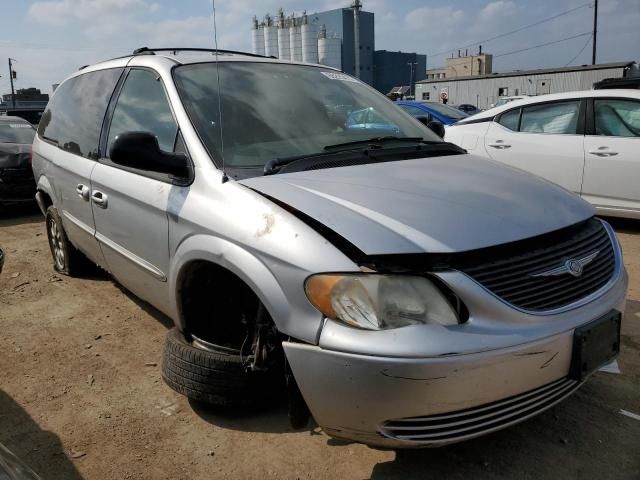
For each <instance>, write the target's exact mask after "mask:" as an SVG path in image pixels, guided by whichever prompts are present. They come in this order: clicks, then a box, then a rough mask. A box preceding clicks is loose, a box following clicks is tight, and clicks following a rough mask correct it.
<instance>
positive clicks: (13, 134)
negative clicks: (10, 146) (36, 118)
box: [0, 122, 36, 143]
mask: <svg viewBox="0 0 640 480" xmlns="http://www.w3.org/2000/svg"><path fill="white" fill-rule="evenodd" d="M35 134H36V131H35V130H34V129H33V127H32V126H31V125H29V124H28V123H22V122H15V123H5V122H2V123H0V143H32V142H33V137H34V136H35Z"/></svg>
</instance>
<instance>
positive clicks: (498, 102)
mask: <svg viewBox="0 0 640 480" xmlns="http://www.w3.org/2000/svg"><path fill="white" fill-rule="evenodd" d="M514 100H520V98H519V97H516V98H501V99H500V100H498V101H497V102H496V107H499V106H500V105H504V104H506V103H509V102H513V101H514Z"/></svg>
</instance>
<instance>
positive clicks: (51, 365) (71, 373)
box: [0, 210, 640, 480]
mask: <svg viewBox="0 0 640 480" xmlns="http://www.w3.org/2000/svg"><path fill="white" fill-rule="evenodd" d="M614 226H615V228H616V230H617V232H618V235H619V238H620V240H621V242H622V245H623V249H624V253H625V264H626V266H627V269H628V271H629V274H630V290H629V297H628V298H629V300H628V303H627V312H626V315H625V317H624V320H623V326H622V332H623V338H622V353H621V355H620V358H619V365H620V369H621V371H622V374H621V375H615V374H607V373H597V374H595V375H594V377H592V379H591V380H590V381H589V382H588V383H587V384H586V385H585V386H584V387H583V388H582V389H581V390H579V391H578V392H577V393H576V394H574V395H573V396H572V397H570V398H569V399H567V400H566V401H565V402H563V403H561V404H560V405H558V406H556V407H555V408H553V409H551V410H548V411H547V412H545V413H543V414H541V415H539V416H538V417H536V418H534V419H531V420H529V421H527V422H525V423H523V424H520V425H518V426H516V427H512V428H510V429H507V430H504V431H501V432H498V433H495V434H492V435H489V436H486V437H483V438H481V439H477V440H472V441H469V442H466V443H462V444H458V445H453V446H450V447H444V448H440V449H431V450H417V451H402V452H393V451H379V450H374V449H371V448H368V447H366V446H363V445H358V444H347V443H343V442H338V441H335V440H332V439H330V438H329V437H327V436H326V435H324V434H323V433H322V432H321V431H320V430H319V429H318V428H315V427H311V428H309V429H307V430H304V431H292V430H291V428H290V427H289V426H288V421H287V417H286V411H285V409H284V407H283V406H280V407H277V406H276V407H273V408H271V409H269V410H264V411H254V412H238V411H215V410H210V409H206V408H203V407H201V406H198V405H194V404H190V403H189V402H188V401H187V400H186V399H185V398H184V397H182V396H180V395H177V394H175V393H174V392H173V391H172V390H170V389H169V388H168V387H167V386H165V385H164V383H163V382H162V380H161V378H160V368H159V363H160V355H161V351H162V345H163V341H164V337H165V334H166V332H167V329H168V328H170V326H171V322H170V320H169V319H167V318H166V317H164V316H163V315H162V314H160V313H159V312H157V311H156V310H155V309H153V308H152V307H150V306H149V305H147V304H145V303H143V302H141V301H139V300H138V299H136V298H135V297H134V296H132V295H131V294H129V293H127V292H125V291H123V290H122V289H121V288H119V286H118V285H117V284H116V283H114V281H112V280H111V279H110V278H109V277H108V276H107V275H103V274H99V273H96V274H95V275H94V276H90V277H87V278H81V279H80V278H68V277H63V276H60V275H57V274H56V273H55V272H54V270H53V268H52V265H51V259H50V253H49V251H48V246H47V242H46V235H45V232H44V224H43V222H42V217H41V216H40V215H39V214H38V213H36V212H35V211H33V210H29V211H23V212H20V213H15V212H14V213H13V214H7V213H5V214H4V215H2V217H0V246H2V248H3V249H4V250H5V252H6V253H7V256H8V258H7V262H6V265H5V269H4V271H3V273H2V275H1V276H0V327H1V333H0V443H3V444H5V445H6V446H8V447H9V448H10V449H12V450H13V451H14V452H15V453H16V454H17V455H18V456H19V457H21V458H22V459H23V460H24V461H25V462H26V463H27V464H29V465H30V466H31V467H32V468H33V469H34V470H35V471H36V472H37V473H39V474H40V475H41V476H42V477H43V479H65V480H66V479H68V480H77V479H128V478H153V479H164V478H166V479H183V478H184V479H205V478H207V479H208V478H230V479H231V478H292V479H296V478H327V477H329V476H331V477H333V478H336V479H338V478H355V479H367V478H374V479H384V478H402V479H414V478H415V479H431V478H438V477H441V476H446V478H474V479H485V478H505V479H507V478H508V479H513V478H531V479H539V478H553V479H558V478H562V479H565V478H576V479H577V478H580V479H582V478H600V479H609V478H621V479H622V478H624V479H640V447H639V445H640V421H639V420H636V419H634V418H629V417H627V416H624V415H621V414H620V413H619V411H620V409H624V410H628V411H631V412H635V413H637V414H640V221H637V222H632V221H615V222H614Z"/></svg>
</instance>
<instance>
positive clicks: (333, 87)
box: [174, 62, 441, 167]
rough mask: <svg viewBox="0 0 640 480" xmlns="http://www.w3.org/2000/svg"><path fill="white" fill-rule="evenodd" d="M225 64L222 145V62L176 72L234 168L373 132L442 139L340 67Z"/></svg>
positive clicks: (206, 135) (213, 147) (207, 140)
mask: <svg viewBox="0 0 640 480" xmlns="http://www.w3.org/2000/svg"><path fill="white" fill-rule="evenodd" d="M219 69H220V92H221V98H222V102H221V103H222V104H221V105H220V107H221V110H222V132H223V135H222V140H223V142H222V144H221V141H220V137H221V136H220V127H221V125H220V122H219V121H218V120H219V113H218V108H219V105H218V84H217V76H216V75H217V72H216V64H215V63H201V64H191V65H183V66H180V67H177V68H176V69H175V70H174V79H175V83H176V87H177V88H178V91H179V93H180V97H181V98H182V102H183V104H184V106H185V109H186V110H187V113H188V115H189V117H190V118H191V121H192V122H193V125H194V127H195V128H196V130H197V131H198V134H199V135H200V137H201V138H202V140H203V142H204V144H205V146H206V147H207V149H208V150H209V152H210V154H211V155H212V157H213V158H215V159H216V160H217V159H219V158H220V154H221V151H222V150H224V161H225V165H227V166H229V167H263V166H264V165H265V164H266V163H267V162H269V161H270V160H274V159H277V158H287V157H294V156H303V155H311V154H314V153H317V152H321V151H322V150H323V148H324V147H325V146H328V145H336V144H341V143H347V142H354V141H359V140H364V139H368V138H372V137H381V136H395V137H419V138H423V139H425V140H430V141H440V140H441V139H440V138H438V137H437V136H436V135H435V134H434V133H433V132H431V131H430V130H428V129H427V128H426V127H424V126H423V125H422V124H421V123H419V122H418V121H416V120H414V119H413V117H411V116H410V115H408V114H406V113H404V112H403V111H402V110H400V109H399V108H398V107H397V106H395V105H394V104H393V103H392V102H391V101H389V100H388V99H387V98H386V97H384V96H383V95H381V94H380V93H378V92H376V91H375V90H373V89H372V88H370V87H369V86H367V85H365V84H363V83H362V82H360V81H359V80H356V79H354V78H352V77H350V76H348V75H345V74H343V73H339V72H336V71H334V70H328V69H324V68H318V67H311V66H301V65H290V64H279V63H262V62H260V63H257V62H256V63H254V62H221V63H220V64H219Z"/></svg>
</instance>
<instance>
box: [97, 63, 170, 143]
mask: <svg viewBox="0 0 640 480" xmlns="http://www.w3.org/2000/svg"><path fill="white" fill-rule="evenodd" d="M124 132H149V133H153V134H154V135H155V136H156V137H157V139H158V145H160V149H161V150H165V151H168V152H172V151H173V147H174V143H175V141H176V134H177V133H178V126H177V125H176V122H175V120H174V118H173V114H172V113H171V107H170V106H169V101H168V100H167V96H166V95H165V93H164V87H163V86H162V82H161V80H160V78H159V77H158V75H156V74H155V73H153V72H151V71H149V70H136V69H134V70H131V72H130V73H129V75H127V79H126V80H125V82H124V85H123V87H122V91H121V92H120V95H119V96H118V101H117V102H116V108H115V110H114V111H113V117H112V119H111V127H110V128H109V141H108V144H107V152H106V153H107V155H108V154H109V151H110V149H111V145H112V143H113V141H114V140H115V138H116V137H117V136H118V135H120V134H121V133H124Z"/></svg>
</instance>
